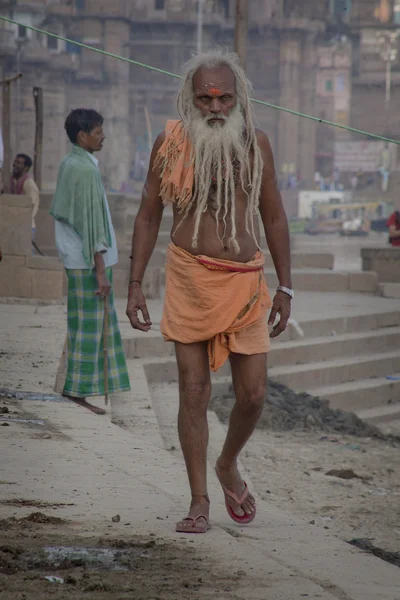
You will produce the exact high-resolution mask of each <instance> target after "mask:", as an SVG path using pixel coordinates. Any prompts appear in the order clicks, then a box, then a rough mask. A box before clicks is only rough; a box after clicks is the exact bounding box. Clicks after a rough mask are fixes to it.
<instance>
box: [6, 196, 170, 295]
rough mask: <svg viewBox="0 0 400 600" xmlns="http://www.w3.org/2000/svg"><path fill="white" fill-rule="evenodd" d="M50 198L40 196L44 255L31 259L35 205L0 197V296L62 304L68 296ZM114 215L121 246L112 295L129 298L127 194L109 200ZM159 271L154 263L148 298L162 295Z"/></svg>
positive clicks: (38, 236) (147, 286)
mask: <svg viewBox="0 0 400 600" xmlns="http://www.w3.org/2000/svg"><path fill="white" fill-rule="evenodd" d="M51 199H52V194H50V193H42V194H41V195H40V210H39V212H38V214H37V217H36V242H37V245H38V247H39V249H40V250H41V251H42V252H43V253H44V254H45V256H39V255H34V256H32V246H31V218H32V203H31V201H30V199H29V198H28V197H27V196H15V195H9V194H4V195H1V196H0V246H1V248H2V252H3V261H2V263H1V264H0V297H16V298H37V299H41V300H61V299H62V298H63V297H65V296H66V295H67V290H68V288H67V277H66V274H65V271H64V268H63V265H62V263H61V261H60V260H59V258H58V255H57V248H56V245H55V235H54V220H53V217H51V216H50V215H49V208H50V204H51ZM108 199H109V204H110V211H111V215H112V220H113V224H114V228H115V234H116V238H117V244H118V248H119V263H118V265H116V266H115V267H114V269H113V270H114V293H115V296H116V297H117V298H126V296H127V292H128V283H129V273H130V260H129V248H128V247H127V233H128V231H129V233H131V231H132V226H131V220H128V219H127V198H126V196H124V195H123V194H110V195H109V196H108ZM161 270H162V269H161V267H160V266H158V265H150V266H149V268H148V269H147V272H146V276H145V278H144V281H143V290H144V292H145V294H146V296H147V297H148V298H159V297H160V295H161Z"/></svg>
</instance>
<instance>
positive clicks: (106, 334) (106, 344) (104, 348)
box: [103, 296, 108, 406]
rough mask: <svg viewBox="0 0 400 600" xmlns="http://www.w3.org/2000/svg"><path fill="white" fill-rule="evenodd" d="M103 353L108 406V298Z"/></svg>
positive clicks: (105, 304)
mask: <svg viewBox="0 0 400 600" xmlns="http://www.w3.org/2000/svg"><path fill="white" fill-rule="evenodd" d="M103 352H104V399H105V403H106V406H107V405H108V296H106V297H105V298H104V327H103Z"/></svg>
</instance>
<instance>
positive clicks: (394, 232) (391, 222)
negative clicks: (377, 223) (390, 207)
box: [386, 210, 400, 247]
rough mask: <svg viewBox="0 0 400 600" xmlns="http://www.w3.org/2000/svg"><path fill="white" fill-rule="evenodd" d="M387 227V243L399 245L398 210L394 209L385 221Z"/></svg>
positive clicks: (399, 219)
mask: <svg viewBox="0 0 400 600" xmlns="http://www.w3.org/2000/svg"><path fill="white" fill-rule="evenodd" d="M386 226H387V227H388V228H389V243H390V244H392V246H394V247H399V246H400V210H396V211H394V212H393V213H392V214H391V215H390V217H389V218H388V220H387V222H386Z"/></svg>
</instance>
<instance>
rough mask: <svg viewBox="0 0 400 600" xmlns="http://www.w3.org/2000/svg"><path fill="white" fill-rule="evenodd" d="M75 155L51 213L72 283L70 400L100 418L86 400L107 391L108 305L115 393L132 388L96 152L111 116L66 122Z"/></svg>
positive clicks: (78, 116) (80, 113) (79, 114)
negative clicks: (116, 305) (105, 119)
mask: <svg viewBox="0 0 400 600" xmlns="http://www.w3.org/2000/svg"><path fill="white" fill-rule="evenodd" d="M65 130H66V132H67V135H68V137H69V139H70V141H71V142H72V144H73V146H72V150H71V152H69V153H68V154H67V155H66V156H65V157H64V158H63V160H62V162H61V165H60V169H59V172H58V179H57V188H56V191H55V194H54V198H53V202H52V204H51V208H50V214H51V215H52V216H53V217H54V219H55V233H56V245H57V248H58V252H59V255H60V258H61V261H62V263H63V265H64V267H65V269H66V272H67V277H68V309H67V319H68V337H67V350H68V352H67V353H68V370H67V375H66V380H65V385H64V390H63V395H64V396H65V397H67V398H69V399H70V400H72V401H74V402H76V403H77V404H80V405H81V406H85V407H86V408H89V409H90V410H92V411H93V412H96V413H97V414H103V413H104V412H105V411H104V410H103V409H99V408H97V407H95V406H93V405H92V404H89V403H88V402H87V401H86V397H90V396H102V395H104V394H105V389H104V371H103V369H104V348H103V329H104V307H105V303H104V302H105V300H104V299H105V298H106V296H107V297H108V298H109V304H108V321H109V330H108V365H109V372H108V391H109V392H110V393H111V394H112V393H115V392H122V391H128V390H129V389H130V385H129V377H128V371H127V367H126V361H125V355H124V349H123V347H122V341H121V334H120V331H119V326H118V320H117V313H116V311H115V308H114V296H113V292H112V269H111V267H112V266H113V265H115V264H116V263H117V262H118V251H117V243H116V238H115V232H114V228H113V224H112V221H111V215H110V209H109V206H108V202H107V196H106V193H105V190H104V187H103V182H102V179H101V175H100V172H99V168H98V161H97V159H96V158H95V157H94V153H95V152H99V151H100V150H102V148H103V143H104V140H105V135H104V133H103V117H102V116H101V115H100V114H99V113H97V112H96V111H95V110H91V109H85V108H80V109H76V110H73V111H72V112H71V113H70V114H69V115H68V117H67V120H66V121H65Z"/></svg>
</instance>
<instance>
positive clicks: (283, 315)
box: [268, 292, 291, 338]
mask: <svg viewBox="0 0 400 600" xmlns="http://www.w3.org/2000/svg"><path fill="white" fill-rule="evenodd" d="M290 309H291V298H290V296H288V294H285V293H284V292H276V294H275V298H274V301H273V303H272V309H271V314H270V315H269V319H268V325H269V326H272V325H273V324H274V323H275V319H276V315H277V314H279V315H280V319H279V321H278V323H277V324H276V325H275V327H274V328H273V330H272V333H271V335H270V337H271V338H275V337H278V335H280V334H281V333H282V332H283V331H285V329H286V327H287V323H288V320H289V317H290Z"/></svg>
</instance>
